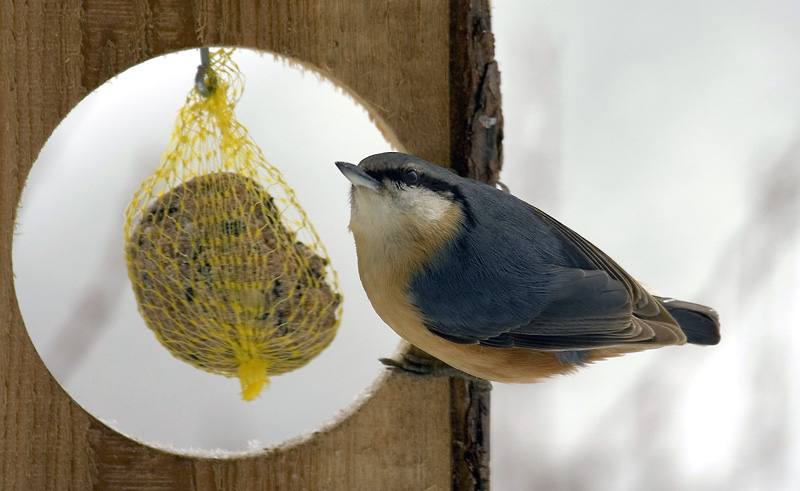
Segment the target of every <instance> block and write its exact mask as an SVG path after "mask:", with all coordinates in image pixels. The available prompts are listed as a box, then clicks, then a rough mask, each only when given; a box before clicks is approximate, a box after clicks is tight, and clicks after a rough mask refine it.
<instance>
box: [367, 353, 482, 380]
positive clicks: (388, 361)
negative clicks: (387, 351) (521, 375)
mask: <svg viewBox="0 0 800 491" xmlns="http://www.w3.org/2000/svg"><path fill="white" fill-rule="evenodd" d="M379 360H380V362H381V363H383V364H384V365H385V366H386V368H388V369H389V370H392V371H393V372H397V373H402V374H404V375H408V376H410V377H417V378H426V379H427V378H438V377H461V378H464V379H466V380H469V381H470V382H475V383H478V384H480V385H481V386H488V387H489V388H491V382H489V381H488V380H485V379H482V378H478V377H475V376H473V375H470V374H468V373H465V372H462V371H461V370H459V369H457V368H453V367H451V366H450V365H448V364H446V363H443V362H441V361H439V360H433V359H430V358H422V357H419V356H414V355H411V354H407V353H406V354H402V355H400V359H399V360H398V359H395V358H379Z"/></svg>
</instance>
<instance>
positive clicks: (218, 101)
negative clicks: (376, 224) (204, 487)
mask: <svg viewBox="0 0 800 491" xmlns="http://www.w3.org/2000/svg"><path fill="white" fill-rule="evenodd" d="M212 70H213V80H214V87H213V90H212V91H209V92H210V93H209V95H208V96H202V95H201V94H199V93H198V91H197V90H193V91H192V93H191V94H190V97H189V101H187V104H186V106H185V107H184V108H183V110H182V111H181V114H180V116H179V118H178V126H177V128H176V130H175V133H174V135H173V138H172V141H171V143H170V149H169V151H168V152H167V153H166V154H165V156H164V158H163V159H162V162H161V164H160V165H159V167H158V169H157V170H156V171H155V172H154V174H153V175H152V176H150V177H149V178H148V179H146V180H145V181H144V183H143V184H142V186H141V188H140V189H139V191H137V193H136V194H135V195H134V198H133V200H132V202H131V204H130V205H129V207H128V210H127V212H126V226H125V230H126V244H125V254H126V259H127V262H128V271H129V276H130V278H131V281H132V284H133V289H134V293H135V295H136V299H137V301H138V303H139V311H140V313H141V314H142V316H143V317H144V320H145V323H146V324H147V326H148V327H149V328H150V329H151V330H153V332H154V333H155V334H156V337H157V338H158V339H159V341H160V342H161V343H162V344H163V345H164V346H165V347H166V348H167V349H168V350H169V351H170V353H172V355H174V356H175V357H177V358H179V359H181V360H183V361H185V362H187V363H189V364H191V365H193V366H195V367H197V368H201V369H203V370H206V371H209V372H213V373H218V374H222V375H225V376H229V377H232V376H238V377H239V378H240V380H241V383H242V396H243V398H244V399H246V400H251V399H253V398H255V397H256V396H257V395H258V394H259V393H260V391H261V389H262V387H263V385H264V383H266V382H268V376H271V375H279V374H282V373H286V372H289V371H291V370H294V369H297V368H299V367H301V366H303V365H305V364H307V363H308V362H309V361H310V360H311V359H312V358H314V357H315V356H316V355H317V354H319V353H320V352H321V351H322V350H323V349H324V348H325V347H327V346H328V345H329V344H330V342H331V341H332V339H333V337H334V335H335V333H336V328H337V327H338V323H339V318H340V314H341V307H340V306H341V296H340V295H339V293H338V285H337V281H336V275H335V272H334V271H333V270H332V269H331V267H330V261H329V260H328V258H327V254H326V253H325V250H324V248H323V247H322V244H321V243H320V241H319V238H318V237H317V235H316V233H315V232H314V230H313V228H312V226H311V224H310V223H309V222H308V219H307V218H306V216H305V213H304V212H303V210H302V208H301V207H300V205H299V203H298V202H297V200H296V198H295V197H294V193H293V192H292V190H291V188H289V186H288V185H287V184H286V183H285V181H283V179H282V178H281V176H280V174H279V173H278V171H277V169H276V168H274V167H272V166H271V165H270V164H269V163H267V162H266V160H265V159H264V158H263V156H262V155H261V152H260V150H259V149H258V147H257V146H256V145H255V144H254V143H253V142H252V141H251V140H250V139H249V136H248V135H247V132H246V130H245V129H244V127H242V126H241V125H240V124H239V123H238V122H236V120H235V118H234V116H233V111H232V108H233V105H234V104H235V99H236V98H237V97H238V93H239V92H240V90H241V89H237V88H236V87H235V83H236V82H238V81H239V74H238V72H237V71H236V69H235V65H234V64H233V62H232V61H231V60H230V57H229V53H224V52H218V53H217V54H215V56H213V57H212ZM261 183H265V185H262V184H261Z"/></svg>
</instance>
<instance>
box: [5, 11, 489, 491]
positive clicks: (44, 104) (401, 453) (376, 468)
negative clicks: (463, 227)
mask: <svg viewBox="0 0 800 491" xmlns="http://www.w3.org/2000/svg"><path fill="white" fill-rule="evenodd" d="M201 45H212V46H213V45H238V46H245V47H250V48H256V49H265V50H270V51H273V52H275V53H279V54H281V55H284V56H288V57H292V58H293V59H295V60H296V61H297V62H298V63H301V64H303V65H306V66H309V67H314V69H316V70H319V71H320V72H321V73H322V74H324V75H325V76H327V77H330V78H331V79H333V80H334V81H335V82H336V83H338V84H339V85H340V86H342V87H343V88H344V89H345V90H347V91H348V92H349V93H350V94H352V95H353V96H354V97H355V98H356V99H357V100H358V101H360V102H361V103H362V104H364V105H365V106H366V107H367V108H368V109H369V110H370V112H371V114H372V116H373V118H374V119H375V121H376V122H377V123H378V124H379V126H381V127H382V129H383V130H384V131H385V132H386V133H387V134H390V135H393V136H394V137H395V138H396V139H397V140H398V141H399V142H400V143H401V144H402V145H403V146H404V148H405V149H407V151H409V152H410V153H414V154H417V155H419V156H421V157H423V158H426V159H428V160H432V161H434V162H437V163H439V164H441V165H445V166H452V167H454V168H455V169H457V170H458V171H459V172H461V173H462V174H469V175H472V176H474V177H477V178H480V179H483V180H487V181H494V180H496V179H497V173H498V172H499V166H500V161H501V152H500V142H501V140H502V115H501V114H500V98H499V96H500V93H499V75H498V73H497V66H496V63H494V61H493V39H492V37H491V32H490V29H489V15H488V0H474V1H470V0H426V1H414V0H397V1H392V2H373V1H370V0H361V1H345V0H328V1H325V2H318V1H311V0H274V1H269V2H258V1H255V0H239V1H233V0H218V1H202V0H197V1H190V0H149V1H145V0H133V1H130V2H120V1H117V0H82V1H75V0H72V1H64V2H51V1H45V0H38V1H36V0H31V1H14V2H11V1H6V2H3V5H2V7H0V489H3V490H20V491H23V490H24V491H28V490H39V489H102V490H106V489H130V490H134V489H196V490H205V489H231V490H247V489H303V490H305V489H342V490H345V489H346V490H352V489H381V490H391V489H430V490H433V489H440V490H444V489H458V490H461V489H487V488H488V403H489V396H488V392H486V391H485V390H484V389H481V388H480V387H479V386H476V385H474V384H472V383H470V382H465V381H464V380H461V379H434V380H427V381H421V380H417V379H411V378H408V377H404V376H398V375H389V376H387V377H386V378H385V379H384V380H383V383H382V384H381V385H380V386H379V387H377V388H376V389H375V392H374V394H373V395H372V397H370V398H369V399H368V400H367V401H365V402H364V403H363V404H362V405H361V406H359V407H357V408H354V409H353V410H352V411H351V412H350V413H348V414H346V415H344V416H342V417H341V418H340V419H339V420H337V422H336V423H334V424H332V425H331V426H329V427H326V428H324V429H321V430H320V431H319V432H317V433H316V434H315V435H313V436H312V437H309V438H306V439H304V440H302V441H295V442H287V443H286V444H284V445H282V446H281V447H279V448H276V449H270V450H268V451H264V452H263V453H260V454H258V455H255V456H252V457H247V458H236V459H201V458H194V457H187V456H179V455H174V454H170V453H167V452H164V451H161V450H156V449H153V448H151V447H148V446H145V445H142V444H139V443H137V442H134V441H133V440H130V439H128V438H126V437H124V436H122V435H120V434H118V433H116V432H115V431H113V430H111V429H109V428H108V427H106V426H105V425H103V424H102V423H100V422H99V421H97V420H96V419H95V418H93V417H92V416H91V415H89V414H88V413H86V412H85V411H84V410H83V409H82V408H81V407H80V406H79V405H78V404H76V403H75V402H74V401H73V400H71V399H70V397H69V396H68V395H67V394H66V393H65V392H64V391H63V389H62V388H61V387H60V386H59V385H58V384H57V383H56V381H55V380H54V379H53V378H52V377H51V376H50V374H49V372H48V371H47V369H46V368H45V366H44V365H43V363H42V361H41V360H40V358H39V357H38V355H37V353H36V351H35V349H34V347H33V345H32V344H31V341H30V338H29V337H28V335H27V332H26V330H25V326H24V324H23V319H22V317H21V315H20V312H19V307H18V305H17V301H16V297H15V294H14V283H13V274H12V265H11V243H12V236H13V230H14V214H15V210H16V207H17V204H18V202H19V198H20V194H21V190H22V188H23V186H24V182H25V179H26V177H27V175H28V172H29V170H30V168H31V165H32V164H33V162H34V161H35V159H36V156H37V155H38V153H39V151H40V150H41V148H42V146H43V144H44V142H45V140H46V139H47V138H48V136H49V135H50V133H51V132H52V131H53V129H54V128H55V127H56V125H57V124H58V123H59V122H60V121H61V120H62V119H63V118H64V117H65V116H66V115H67V113H68V112H69V110H70V109H71V108H73V107H74V106H75V105H76V104H77V103H78V102H79V101H80V100H81V99H82V98H83V97H85V96H86V95H87V94H88V93H89V92H91V91H92V90H94V89H95V88H97V87H98V86H99V85H101V84H102V83H103V82H105V81H106V80H108V79H109V78H110V77H112V76H114V75H116V74H118V73H121V72H122V71H124V70H125V69H127V68H129V67H131V66H133V65H136V64H138V63H141V62H143V61H145V60H147V59H149V58H152V57H155V56H159V55H162V54H165V53H168V52H171V51H176V50H181V49H186V48H193V47H198V46H201ZM42 302H43V306H46V303H47V300H46V299H43V300H42ZM346 327H347V326H343V328H345V329H346Z"/></svg>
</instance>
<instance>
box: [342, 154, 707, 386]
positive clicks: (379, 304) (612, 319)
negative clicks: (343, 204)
mask: <svg viewBox="0 0 800 491" xmlns="http://www.w3.org/2000/svg"><path fill="white" fill-rule="evenodd" d="M336 166H337V167H338V169H339V171H341V173H342V174H344V176H345V177H346V178H347V179H348V180H349V181H350V183H351V184H352V186H351V191H350V224H349V229H350V231H351V233H352V235H353V239H354V242H355V247H356V256H357V260H358V271H359V277H360V279H361V283H362V285H363V288H364V290H365V292H366V294H367V297H368V298H369V300H370V302H371V304H372V306H373V308H374V309H375V311H376V312H377V314H378V315H379V316H380V317H381V319H382V320H383V321H384V322H385V323H386V324H388V325H389V327H391V328H392V329H393V330H394V331H395V332H397V334H399V335H400V337H402V338H403V339H405V340H406V341H408V342H409V343H411V344H412V345H414V346H415V347H417V348H418V349H420V350H422V351H423V352H424V353H426V354H428V355H430V356H431V357H433V358H435V359H438V360H440V361H441V362H443V363H445V364H447V366H449V367H452V368H453V369H454V370H457V371H458V372H461V373H463V374H466V375H467V376H471V377H475V378H477V379H480V380H488V381H495V382H506V383H533V382H539V381H541V380H543V379H546V378H549V377H552V376H556V375H563V374H568V373H572V372H575V371H577V370H578V369H580V368H581V367H584V366H586V365H589V364H591V363H594V362H596V361H599V360H603V359H606V358H610V357H615V356H619V355H623V354H627V353H631V352H637V351H643V350H648V349H653V348H660V347H664V346H672V345H683V344H686V343H687V342H688V343H691V344H697V345H715V344H717V343H719V341H720V322H719V316H718V314H717V313H716V311H714V309H712V308H710V307H706V306H703V305H699V304H695V303H691V302H685V301H680V300H675V299H672V298H667V297H658V296H654V295H653V294H651V293H649V292H648V291H647V290H646V289H645V288H644V287H643V286H642V285H641V284H640V283H639V282H638V281H636V280H635V279H634V278H633V277H631V276H630V275H629V274H628V273H626V272H625V271H624V270H623V269H622V268H621V267H620V266H619V265H618V264H617V263H616V262H615V261H614V260H612V259H611V258H610V257H608V256H607V255H606V254H605V253H603V252H602V251H601V250H600V249H598V248H597V247H595V246H594V245H593V244H591V243H590V242H589V241H588V240H586V239H584V238H583V237H581V236H580V235H578V234H577V233H576V232H574V231H572V230H571V229H570V228H568V227H567V226H565V225H563V224H562V223H560V222H559V221H557V220H556V219H554V218H552V217H551V216H549V215H547V214H546V213H544V212H542V211H541V210H539V209H537V208H535V207H534V206H532V205H530V204H528V203H527V202H525V201H523V200H521V199H519V198H517V197H515V196H513V195H512V194H510V193H508V192H506V191H503V190H500V189H497V188H495V187H492V186H490V185H488V184H485V183H482V182H479V181H476V180H473V179H469V178H466V177H461V176H459V175H457V174H456V173H454V172H453V171H451V170H450V169H446V168H444V167H440V166H438V165H435V164H433V163H430V162H428V161H425V160H423V159H421V158H419V157H415V156H413V155H408V154H404V153H398V152H387V153H379V154H376V155H371V156H369V157H367V158H365V159H363V160H362V161H361V162H360V163H359V164H358V165H354V164H351V163H347V162H336ZM416 361H417V360H410V362H409V363H403V362H402V361H400V362H397V361H396V362H395V363H393V364H392V365H394V367H395V368H398V367H400V368H402V367H406V368H409V371H411V372H414V371H425V370H418V369H416V368H412V367H411V365H414V364H415V363H414V362H416ZM417 365H418V366H419V365H420V364H417Z"/></svg>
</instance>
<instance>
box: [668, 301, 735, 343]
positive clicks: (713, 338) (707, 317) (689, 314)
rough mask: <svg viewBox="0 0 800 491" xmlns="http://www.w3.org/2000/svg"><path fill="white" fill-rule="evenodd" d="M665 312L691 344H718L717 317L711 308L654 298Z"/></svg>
mask: <svg viewBox="0 0 800 491" xmlns="http://www.w3.org/2000/svg"><path fill="white" fill-rule="evenodd" d="M656 299H657V300H658V301H659V302H660V303H661V305H663V306H664V308H666V309H667V312H669V313H670V315H672V317H674V318H675V320H676V321H678V324H680V326H681V330H682V331H683V333H684V334H686V341H687V342H689V343H692V344H702V345H714V344H717V343H719V341H720V334H719V315H718V314H717V311H716V310H714V309H712V308H711V307H706V306H705V305H700V304H696V303H691V302H684V301H682V300H675V299H674V298H664V297H656Z"/></svg>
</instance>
